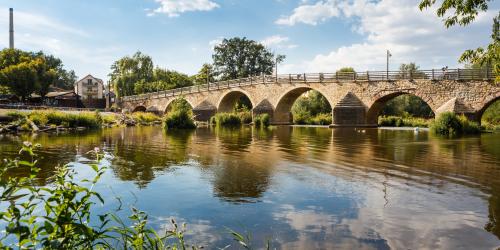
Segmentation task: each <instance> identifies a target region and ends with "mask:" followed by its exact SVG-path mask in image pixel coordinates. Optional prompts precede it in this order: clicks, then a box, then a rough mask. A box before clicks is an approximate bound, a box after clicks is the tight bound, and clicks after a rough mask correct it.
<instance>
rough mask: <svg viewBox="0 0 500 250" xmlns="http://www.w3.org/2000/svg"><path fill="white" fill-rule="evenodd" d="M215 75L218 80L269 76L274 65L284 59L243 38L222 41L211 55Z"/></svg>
mask: <svg viewBox="0 0 500 250" xmlns="http://www.w3.org/2000/svg"><path fill="white" fill-rule="evenodd" d="M212 59H213V66H214V70H215V72H214V73H215V75H216V76H217V77H218V78H219V79H220V80H228V79H236V78H243V77H249V76H256V75H260V74H271V73H272V72H273V68H274V66H275V65H276V63H279V62H281V61H283V60H284V59H285V57H284V56H283V55H275V54H274V53H272V52H271V51H269V50H268V49H267V48H266V47H265V46H264V45H262V44H260V43H258V42H256V41H253V40H249V39H247V38H245V37H243V38H240V37H234V38H230V39H224V40H222V43H220V44H219V45H217V46H215V48H214V54H213V55H212Z"/></svg>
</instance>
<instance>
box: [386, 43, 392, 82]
mask: <svg viewBox="0 0 500 250" xmlns="http://www.w3.org/2000/svg"><path fill="white" fill-rule="evenodd" d="M391 56H392V55H391V52H389V50H387V64H386V74H387V81H389V57H391Z"/></svg>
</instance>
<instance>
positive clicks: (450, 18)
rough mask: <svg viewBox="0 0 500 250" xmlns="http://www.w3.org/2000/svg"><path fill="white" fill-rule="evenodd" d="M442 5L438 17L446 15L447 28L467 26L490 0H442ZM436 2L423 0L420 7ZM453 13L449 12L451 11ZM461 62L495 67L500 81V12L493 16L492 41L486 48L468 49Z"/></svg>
mask: <svg viewBox="0 0 500 250" xmlns="http://www.w3.org/2000/svg"><path fill="white" fill-rule="evenodd" d="M440 2H441V6H439V7H438V8H437V11H436V14H437V16H438V17H444V20H443V21H444V24H445V26H446V28H449V27H451V26H454V25H457V24H458V25H461V26H466V25H469V24H470V23H472V22H473V21H474V20H475V19H476V17H477V16H478V15H479V13H480V12H486V11H487V10H488V7H489V6H488V5H489V2H490V0H454V1H448V0H444V1H440ZM434 4H436V0H422V1H421V2H420V5H419V8H420V10H423V9H425V8H430V7H431V6H432V5H434ZM451 11H452V12H453V13H451V14H450V13H449V12H451ZM459 62H469V63H473V64H476V63H477V64H480V65H481V66H490V67H493V70H494V72H495V74H496V82H500V12H499V13H498V14H497V15H496V16H495V17H494V18H493V26H492V33H491V42H490V44H488V46H487V47H486V48H483V47H479V48H477V49H475V50H466V51H465V52H464V53H463V54H462V55H461V56H460V59H459Z"/></svg>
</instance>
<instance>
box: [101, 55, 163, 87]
mask: <svg viewBox="0 0 500 250" xmlns="http://www.w3.org/2000/svg"><path fill="white" fill-rule="evenodd" d="M153 69H154V66H153V60H152V59H151V57H150V56H148V55H145V54H142V53H141V52H136V53H135V54H134V55H133V56H132V57H129V56H125V57H123V58H121V59H119V60H118V61H115V62H114V63H113V65H111V70H112V72H111V73H110V78H111V81H112V82H113V85H114V86H115V93H116V94H117V96H127V95H134V94H136V93H135V84H136V83H138V82H140V81H143V82H151V81H152V79H153Z"/></svg>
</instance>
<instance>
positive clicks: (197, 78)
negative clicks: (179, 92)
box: [192, 63, 215, 85]
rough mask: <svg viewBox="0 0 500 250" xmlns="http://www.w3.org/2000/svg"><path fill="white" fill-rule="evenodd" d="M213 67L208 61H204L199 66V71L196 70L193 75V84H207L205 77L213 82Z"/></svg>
mask: <svg viewBox="0 0 500 250" xmlns="http://www.w3.org/2000/svg"><path fill="white" fill-rule="evenodd" d="M213 71H214V69H213V66H212V65H211V64H209V63H204V64H203V66H201V69H200V71H198V74H196V75H194V76H193V79H192V80H193V82H194V84H195V85H203V84H207V78H208V81H209V82H214V81H215V78H214V72H213Z"/></svg>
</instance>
